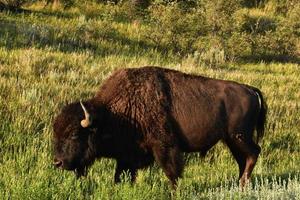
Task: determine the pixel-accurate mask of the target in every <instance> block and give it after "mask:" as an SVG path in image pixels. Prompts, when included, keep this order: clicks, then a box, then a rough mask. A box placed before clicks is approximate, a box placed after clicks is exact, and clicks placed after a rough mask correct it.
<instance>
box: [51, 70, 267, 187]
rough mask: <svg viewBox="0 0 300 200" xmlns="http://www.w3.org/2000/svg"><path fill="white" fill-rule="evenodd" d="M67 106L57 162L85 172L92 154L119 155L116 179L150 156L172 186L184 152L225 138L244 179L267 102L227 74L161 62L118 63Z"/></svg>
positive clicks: (58, 123) (57, 133)
mask: <svg viewBox="0 0 300 200" xmlns="http://www.w3.org/2000/svg"><path fill="white" fill-rule="evenodd" d="M83 104H84V106H85V107H86V109H87V110H88V112H89V113H90V115H91V119H92V123H91V125H90V126H89V127H87V128H83V127H82V126H81V125H80V121H81V120H82V119H84V118H85V115H84V112H83V109H82V107H81V106H80V104H79V102H75V103H72V104H70V105H67V106H65V107H64V108H63V109H62V111H61V113H60V114H59V115H58V116H57V117H56V119H55V122H54V140H53V142H54V150H55V159H54V161H55V165H56V166H57V167H61V168H64V169H67V170H74V171H75V172H76V174H77V176H81V175H84V174H85V172H86V170H85V169H86V168H87V167H89V166H90V165H91V164H92V163H93V162H94V160H95V159H96V158H100V157H109V158H114V159H116V160H117V168H116V172H115V181H116V182H118V181H120V174H121V173H122V172H123V171H128V172H129V173H130V174H131V178H132V180H134V179H135V176H136V171H137V170H138V169H140V168H143V167H146V166H149V165H150V164H151V163H153V161H154V160H155V161H156V162H157V163H158V164H159V165H160V166H161V167H162V169H163V170H164V172H165V174H166V175H167V177H168V178H169V180H170V181H171V183H172V185H173V186H175V185H176V181H177V179H178V177H180V176H181V174H182V171H183V161H182V152H200V153H201V154H202V155H205V153H206V152H207V151H208V150H209V149H210V148H211V147H212V146H214V145H215V144H216V143H217V142H218V141H219V140H223V141H224V142H225V143H226V144H227V145H228V147H229V149H230V150H231V152H232V154H233V156H234V158H235V159H236V161H237V163H238V165H239V170H240V174H239V178H240V181H241V184H242V185H243V184H245V182H246V181H247V180H248V179H249V177H250V175H251V172H252V170H253V168H254V165H255V163H256V160H257V158H258V155H259V153H260V147H259V146H258V145H257V144H256V143H254V142H253V139H252V138H253V132H254V130H255V129H256V130H257V136H258V138H261V137H262V136H263V131H264V124H265V119H266V104H265V102H264V100H263V97H262V95H261V92H260V91H259V90H258V89H256V88H254V87H251V86H247V85H243V84H239V83H236V82H232V81H223V80H216V79H212V78H206V77H202V76H195V75H188V74H185V73H181V72H178V71H175V70H169V69H163V68H159V67H143V68H137V69H121V70H118V71H116V72H115V73H113V75H111V77H110V78H109V79H107V80H106V81H105V82H104V83H103V85H102V86H101V88H100V90H99V92H98V93H97V94H96V96H95V97H93V98H91V99H89V100H87V101H85V102H83Z"/></svg>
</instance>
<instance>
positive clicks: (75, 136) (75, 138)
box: [71, 133, 79, 140]
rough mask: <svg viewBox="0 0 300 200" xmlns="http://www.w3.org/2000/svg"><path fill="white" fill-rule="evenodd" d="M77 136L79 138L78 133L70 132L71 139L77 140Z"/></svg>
mask: <svg viewBox="0 0 300 200" xmlns="http://www.w3.org/2000/svg"><path fill="white" fill-rule="evenodd" d="M78 138H79V135H78V133H72V135H71V139H72V140H77V139H78Z"/></svg>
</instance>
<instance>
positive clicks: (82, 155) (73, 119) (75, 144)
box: [53, 102, 97, 177]
mask: <svg viewBox="0 0 300 200" xmlns="http://www.w3.org/2000/svg"><path fill="white" fill-rule="evenodd" d="M84 104H85V105H84ZM84 104H83V103H81V102H80V103H79V102H78V103H72V104H69V105H67V106H65V107H64V108H63V109H62V111H61V113H60V114H59V115H58V116H57V117H56V118H55V120H54V124H53V129H54V135H53V147H54V165H55V166H56V167H58V168H62V169H66V170H72V171H74V172H75V173H76V175H77V177H80V176H83V175H85V174H86V169H87V167H88V166H90V165H91V164H92V163H93V162H94V160H95V157H96V156H95V151H94V150H93V140H94V139H93V137H94V136H95V133H96V131H97V129H96V127H95V126H93V120H92V116H91V114H90V113H89V111H88V110H89V109H90V110H92V105H91V104H89V103H88V102H86V103H84Z"/></svg>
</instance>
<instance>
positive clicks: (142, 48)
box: [0, 4, 300, 199]
mask: <svg viewBox="0 0 300 200" xmlns="http://www.w3.org/2000/svg"><path fill="white" fill-rule="evenodd" d="M122 9H123V8H120V7H117V8H112V6H111V5H96V4H94V5H93V6H90V7H89V6H87V5H86V7H85V8H84V9H81V10H80V9H78V8H72V9H70V10H69V11H66V12H61V11H55V12H54V11H49V10H45V9H42V8H41V7H39V5H35V6H33V7H31V8H30V10H31V11H27V12H22V13H11V12H6V11H2V12H0V121H1V122H0V199H170V198H172V197H173V199H300V170H299V166H300V90H299V88H300V79H299V77H300V66H299V64H297V63H295V62H294V63H289V62H287V63H276V62H270V63H265V62H255V63H246V62H243V63H236V62H230V63H227V62H218V63H217V65H212V64H211V63H210V64H207V62H204V61H203V59H202V57H201V56H203V55H198V54H195V53H191V54H180V53H178V52H176V51H174V49H172V48H170V49H169V50H168V48H163V47H161V48H158V47H157V46H156V45H155V44H154V43H153V40H152V39H153V38H149V37H147V35H145V33H146V32H147V31H149V27H150V26H149V25H148V21H147V20H124V16H123V15H124V12H123V11H122ZM127 17H128V16H127ZM126 19H127V18H126ZM150 31H151V29H150ZM153 32H154V29H153ZM208 60H209V59H208ZM144 65H157V66H164V67H168V68H172V69H177V70H180V71H184V72H188V73H193V74H200V75H204V76H209V77H215V78H221V79H228V80H235V81H238V82H242V83H247V84H250V85H253V86H256V87H258V88H260V89H261V90H262V91H263V93H264V95H265V97H266V101H267V103H268V107H269V113H268V123H267V126H266V133H265V138H264V139H263V140H262V141H261V142H260V146H261V147H262V153H261V156H260V158H259V160H258V163H257V165H256V167H255V170H254V173H253V177H252V183H251V184H250V185H249V186H248V188H246V189H245V190H244V191H241V190H240V189H239V187H238V181H237V178H238V168H237V164H236V163H235V161H234V160H233V158H232V156H231V155H230V153H229V150H228V149H227V147H225V146H224V145H223V144H222V143H220V144H218V145H217V146H215V147H214V148H213V149H212V150H211V151H210V152H209V153H208V155H207V156H206V157H205V158H200V157H199V155H197V154H190V155H187V156H186V168H185V173H184V176H183V178H182V179H180V181H179V186H178V189H177V190H176V191H175V192H173V193H171V192H170V189H169V184H168V180H167V178H166V177H165V175H164V174H163V172H162V171H161V169H160V168H159V167H158V166H156V165H155V166H154V167H152V168H148V169H145V170H141V171H139V173H138V177H137V182H136V184H133V185H131V184H130V183H129V182H128V181H127V180H128V177H126V175H124V181H123V183H121V184H118V185H114V184H113V174H114V170H113V169H114V167H115V164H116V163H115V161H114V160H110V159H101V160H99V161H97V162H96V163H95V164H94V165H93V166H92V168H91V169H90V171H89V174H88V176H87V177H86V178H82V179H78V180H77V179H76V178H75V176H74V174H72V173H70V172H66V171H61V170H57V169H54V167H53V166H52V159H53V158H52V151H51V150H52V146H51V138H52V120H53V118H54V116H55V114H56V113H58V111H59V109H60V108H61V107H62V106H63V105H64V104H65V103H66V102H71V101H74V100H79V99H85V98H89V97H91V96H93V95H94V93H95V92H96V91H97V89H98V88H99V86H100V85H101V83H102V81H103V80H104V79H106V78H107V77H108V76H109V75H110V74H111V72H112V71H114V70H115V69H117V68H124V67H139V66H144Z"/></svg>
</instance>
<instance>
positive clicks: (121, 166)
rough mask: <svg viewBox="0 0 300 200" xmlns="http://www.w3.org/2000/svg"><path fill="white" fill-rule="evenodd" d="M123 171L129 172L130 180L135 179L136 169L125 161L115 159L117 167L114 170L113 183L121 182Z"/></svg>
mask: <svg viewBox="0 0 300 200" xmlns="http://www.w3.org/2000/svg"><path fill="white" fill-rule="evenodd" d="M124 172H125V173H126V172H128V173H129V175H130V181H131V182H134V181H135V179H136V172H137V169H136V168H134V167H132V166H131V165H130V164H127V163H126V162H122V161H117V167H116V172H115V183H120V182H121V175H122V173H124Z"/></svg>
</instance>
